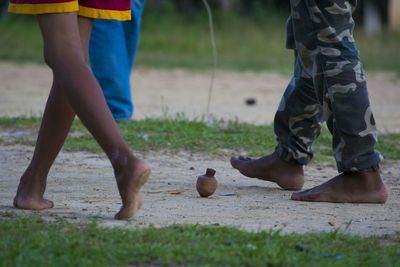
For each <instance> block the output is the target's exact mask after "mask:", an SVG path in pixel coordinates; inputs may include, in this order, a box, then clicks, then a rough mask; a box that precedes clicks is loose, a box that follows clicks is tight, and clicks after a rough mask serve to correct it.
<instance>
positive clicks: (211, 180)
mask: <svg viewBox="0 0 400 267" xmlns="http://www.w3.org/2000/svg"><path fill="white" fill-rule="evenodd" d="M215 173H216V171H215V170H214V169H210V168H208V169H207V171H206V174H204V175H200V176H199V177H198V178H197V183H196V189H197V192H199V194H200V196H201V197H209V196H211V195H212V194H214V192H215V190H216V189H217V186H218V182H217V179H215V177H214V175H215Z"/></svg>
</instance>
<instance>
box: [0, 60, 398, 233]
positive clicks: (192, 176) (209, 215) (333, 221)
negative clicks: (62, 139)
mask: <svg viewBox="0 0 400 267" xmlns="http://www.w3.org/2000/svg"><path fill="white" fill-rule="evenodd" d="M18 68H20V70H18V71H17V69H18ZM287 79H288V77H286V76H284V75H279V74H271V73H229V72H221V73H218V77H217V83H216V89H215V92H214V96H213V101H212V112H213V113H214V114H215V115H216V116H217V117H220V118H235V117H237V118H238V119H239V120H240V121H247V122H253V123H265V122H271V120H272V118H273V113H274V111H275V108H276V106H277V105H278V102H279V98H280V95H281V94H282V88H284V86H285V84H286V81H287ZM0 81H1V83H0V92H1V95H2V96H1V98H0V116H5V115H29V114H40V113H41V112H42V109H43V104H44V102H45V98H46V95H47V93H48V87H49V86H50V82H51V77H50V72H49V71H48V70H47V69H46V68H45V67H43V66H36V65H22V66H17V65H13V64H4V63H1V64H0ZM134 82H135V84H136V85H137V87H136V88H135V90H134V97H135V102H136V105H137V110H138V111H137V118H143V117H146V116H163V115H165V114H166V113H167V114H171V115H172V114H175V113H176V112H183V113H184V114H185V115H187V116H188V117H191V118H192V117H198V116H201V115H202V114H204V111H205V108H206V102H207V100H206V96H207V86H208V82H209V78H208V74H207V73H192V72H185V71H159V70H139V71H138V72H137V74H136V76H135V78H134ZM399 87H400V79H396V76H395V75H393V74H383V73H375V74H371V75H370V94H371V99H372V101H373V106H374V110H375V114H376V117H377V119H378V122H379V123H380V125H381V129H382V125H383V126H385V127H384V128H383V130H384V131H391V132H395V131H397V132H399V131H400V119H399V118H400V108H399V104H400V93H399V92H398V88H399ZM246 97H255V98H256V99H257V101H258V102H257V104H256V105H255V106H252V107H248V106H246V105H245V104H244V100H245V98H246ZM4 136H7V133H3V134H2V137H4ZM31 156H32V148H31V147H26V146H0V212H3V211H12V212H16V213H18V214H36V213H37V214H40V215H41V216H43V217H44V218H46V219H48V220H55V219H56V218H58V217H61V218H64V219H67V220H69V221H71V222H76V223H81V222H87V221H90V220H94V219H95V220H97V221H98V222H99V223H100V224H102V225H105V226H123V227H133V228H136V227H145V226H148V225H154V226H167V225H172V224H182V223H183V224H186V223H199V224H218V225H227V226H234V227H239V228H241V229H245V230H249V231H259V230H267V229H281V230H282V231H283V232H298V233H304V232H315V231H332V230H336V229H339V230H340V231H343V232H349V233H352V234H360V235H384V234H393V233H395V232H399V231H400V184H399V177H400V162H399V161H385V163H384V165H383V167H382V171H383V177H384V180H385V183H386V185H387V186H388V189H389V193H390V197H389V200H388V202H387V203H386V204H385V205H372V204H331V203H306V202H295V201H290V200H289V199H290V194H291V193H290V192H288V191H282V190H280V189H279V188H278V187H276V186H275V185H274V184H272V183H268V182H263V181H258V180H254V179H248V178H244V177H243V176H241V175H240V174H239V173H238V172H237V171H235V170H234V169H232V167H231V166H230V165H229V155H227V156H226V157H221V156H218V157H216V156H212V155H204V154H190V153H187V152H181V153H179V154H177V155H170V154H168V153H167V152H158V153H149V154H145V155H142V157H144V158H145V159H146V160H148V161H149V162H150V164H151V165H152V168H153V173H152V176H151V179H150V180H149V182H148V184H147V185H146V186H145V187H144V193H145V197H146V203H145V206H144V209H143V210H142V211H141V212H140V213H139V214H138V215H137V216H136V217H135V218H134V219H133V220H132V221H129V222H118V221H114V220H113V219H112V216H113V214H114V213H115V212H116V211H117V210H118V208H119V206H120V204H121V203H120V199H119V196H118V192H117V190H116V184H115V181H114V179H113V174H112V170H111V166H110V164H109V163H108V161H107V160H106V158H105V157H104V156H102V155H96V154H92V153H87V152H77V153H67V152H62V153H61V154H60V156H59V157H58V159H57V161H56V163H55V165H54V167H53V169H52V171H51V173H50V175H49V181H48V191H47V193H46V197H48V198H50V199H52V200H53V201H54V202H55V207H54V208H53V209H51V210H47V211H41V212H31V211H19V210H15V209H13V208H12V205H11V204H12V199H13V196H14V194H15V190H16V187H17V184H18V180H19V176H20V175H21V173H22V172H23V170H24V168H25V167H26V166H27V164H28V162H29V159H30V158H31ZM207 167H212V168H214V169H216V170H217V179H218V181H219V187H218V190H217V192H216V193H215V194H214V195H213V196H212V197H210V198H207V199H204V198H200V197H199V196H198V194H197V192H196V189H195V182H196V177H197V176H198V175H200V174H202V173H204V171H205V168H207ZM335 174H336V170H335V167H334V166H333V165H330V164H318V165H316V164H311V165H310V166H308V167H307V168H306V184H305V186H304V187H305V188H309V187H312V186H315V185H317V184H320V183H322V182H324V181H326V180H327V179H328V178H329V177H331V176H333V175H335Z"/></svg>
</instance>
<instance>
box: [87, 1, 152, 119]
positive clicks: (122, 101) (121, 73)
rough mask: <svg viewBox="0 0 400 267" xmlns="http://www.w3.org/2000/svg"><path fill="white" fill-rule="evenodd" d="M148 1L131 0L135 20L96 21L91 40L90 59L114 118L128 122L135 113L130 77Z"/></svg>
mask: <svg viewBox="0 0 400 267" xmlns="http://www.w3.org/2000/svg"><path fill="white" fill-rule="evenodd" d="M144 1H145V0H132V20H131V21H116V20H96V21H95V22H94V23H93V30H92V35H91V39H90V47H89V56H90V63H91V67H92V70H93V73H94V75H95V76H96V78H97V80H98V81H99V83H100V86H101V88H102V90H103V93H104V96H105V98H106V100H107V104H108V107H109V108H110V110H111V112H112V114H113V116H114V118H115V119H116V120H119V121H123V120H129V119H130V118H131V117H132V115H133V113H134V105H133V101H132V96H131V86H130V74H131V72H132V70H133V65H134V62H135V58H136V51H137V48H138V44H139V39H140V24H141V17H142V13H143V7H144Z"/></svg>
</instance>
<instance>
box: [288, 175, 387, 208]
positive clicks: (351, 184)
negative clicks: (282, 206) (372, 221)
mask: <svg viewBox="0 0 400 267" xmlns="http://www.w3.org/2000/svg"><path fill="white" fill-rule="evenodd" d="M387 197H388V193H387V191H386V188H385V185H384V184H383V182H382V179H381V176H380V174H379V171H369V172H344V173H342V174H340V175H338V176H336V177H334V178H332V179H331V180H329V181H327V182H326V183H323V184H321V185H319V186H316V187H314V188H311V189H308V190H304V191H302V192H296V193H293V194H292V200H297V201H316V202H336V203H385V202H386V200H387Z"/></svg>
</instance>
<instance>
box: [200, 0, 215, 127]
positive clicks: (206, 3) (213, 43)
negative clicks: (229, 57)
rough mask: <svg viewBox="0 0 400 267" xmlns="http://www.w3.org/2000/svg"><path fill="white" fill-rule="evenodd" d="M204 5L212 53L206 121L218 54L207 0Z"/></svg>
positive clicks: (208, 118)
mask: <svg viewBox="0 0 400 267" xmlns="http://www.w3.org/2000/svg"><path fill="white" fill-rule="evenodd" d="M203 3H204V6H205V7H206V10H207V14H208V27H209V30H210V39H211V47H212V53H213V68H212V73H211V81H210V87H209V89H208V99H207V110H206V119H207V122H210V106H211V98H212V93H213V89H214V81H215V73H216V70H217V64H218V54H217V45H216V42H215V32H214V19H213V16H212V12H211V8H210V5H209V4H208V2H207V0H203Z"/></svg>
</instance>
